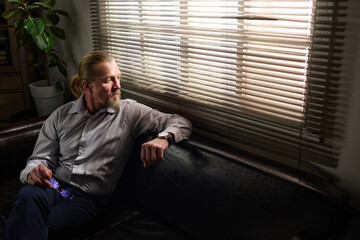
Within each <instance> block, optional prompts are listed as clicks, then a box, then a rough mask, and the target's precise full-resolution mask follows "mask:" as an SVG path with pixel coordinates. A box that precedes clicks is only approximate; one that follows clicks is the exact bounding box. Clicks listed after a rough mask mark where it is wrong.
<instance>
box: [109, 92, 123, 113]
mask: <svg viewBox="0 0 360 240" xmlns="http://www.w3.org/2000/svg"><path fill="white" fill-rule="evenodd" d="M115 94H118V95H119V96H118V97H117V98H116V99H113V96H114V95H115ZM120 106H121V92H120V90H116V91H114V92H112V93H111V95H110V97H109V99H108V102H107V107H110V108H113V109H114V110H119V109H120Z"/></svg>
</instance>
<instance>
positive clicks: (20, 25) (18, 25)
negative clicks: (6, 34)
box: [14, 20, 24, 34]
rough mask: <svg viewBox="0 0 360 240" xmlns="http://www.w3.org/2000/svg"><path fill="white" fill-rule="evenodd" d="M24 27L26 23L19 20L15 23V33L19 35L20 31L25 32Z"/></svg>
mask: <svg viewBox="0 0 360 240" xmlns="http://www.w3.org/2000/svg"><path fill="white" fill-rule="evenodd" d="M23 26H24V21H23V20H18V21H15V22H14V27H15V32H14V34H15V33H17V32H18V31H21V30H24V29H23Z"/></svg>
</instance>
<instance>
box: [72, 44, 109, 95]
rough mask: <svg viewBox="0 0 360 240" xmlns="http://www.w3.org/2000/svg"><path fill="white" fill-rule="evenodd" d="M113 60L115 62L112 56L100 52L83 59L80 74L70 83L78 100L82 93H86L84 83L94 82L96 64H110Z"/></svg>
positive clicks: (93, 52) (92, 53)
mask: <svg viewBox="0 0 360 240" xmlns="http://www.w3.org/2000/svg"><path fill="white" fill-rule="evenodd" d="M112 60H114V58H113V57H112V56H111V55H109V54H107V53H105V52H103V51H99V50H97V51H92V52H90V53H88V54H86V55H85V56H84V57H82V58H81V60H80V64H79V67H78V73H77V74H76V75H74V76H73V77H72V79H71V81H70V91H71V92H72V94H73V95H74V96H75V97H76V98H79V97H80V95H81V93H82V92H83V91H84V89H83V87H82V81H83V80H86V81H89V82H93V81H94V75H95V72H94V69H93V66H94V65H95V64H98V63H102V62H110V61H112Z"/></svg>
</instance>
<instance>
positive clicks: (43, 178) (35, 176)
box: [27, 164, 52, 188]
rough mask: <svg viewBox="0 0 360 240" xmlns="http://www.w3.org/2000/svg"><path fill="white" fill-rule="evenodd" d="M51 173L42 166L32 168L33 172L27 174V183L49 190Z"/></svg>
mask: <svg viewBox="0 0 360 240" xmlns="http://www.w3.org/2000/svg"><path fill="white" fill-rule="evenodd" d="M51 176H52V171H51V170H50V169H49V168H47V167H46V166H45V165H44V164H40V165H39V166H36V167H34V168H33V170H32V171H31V172H30V173H29V175H28V178H27V181H28V183H29V184H30V185H33V186H35V185H36V186H41V187H48V188H51V187H52V186H51V183H50V182H49V180H50V179H51Z"/></svg>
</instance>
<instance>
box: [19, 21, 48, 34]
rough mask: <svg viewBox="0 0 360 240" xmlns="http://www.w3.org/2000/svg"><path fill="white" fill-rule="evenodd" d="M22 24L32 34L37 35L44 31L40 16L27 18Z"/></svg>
mask: <svg viewBox="0 0 360 240" xmlns="http://www.w3.org/2000/svg"><path fill="white" fill-rule="evenodd" d="M24 25H25V26H24V27H25V29H26V31H28V32H29V33H30V34H31V35H32V36H39V35H40V34H42V33H43V31H44V21H43V19H41V18H28V19H26V20H25V21H24Z"/></svg>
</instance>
